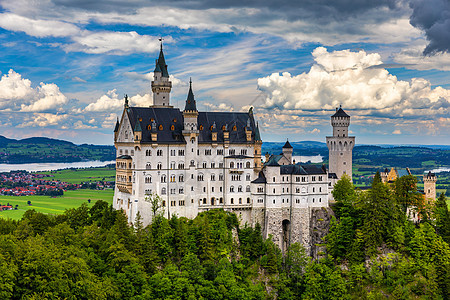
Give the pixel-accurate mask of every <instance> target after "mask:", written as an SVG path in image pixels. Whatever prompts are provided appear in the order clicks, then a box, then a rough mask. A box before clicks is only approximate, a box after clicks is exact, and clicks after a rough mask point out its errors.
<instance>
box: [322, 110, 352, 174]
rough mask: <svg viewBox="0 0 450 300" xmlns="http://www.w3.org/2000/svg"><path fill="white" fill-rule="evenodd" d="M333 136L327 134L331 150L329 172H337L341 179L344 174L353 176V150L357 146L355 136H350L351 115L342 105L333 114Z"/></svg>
mask: <svg viewBox="0 0 450 300" xmlns="http://www.w3.org/2000/svg"><path fill="white" fill-rule="evenodd" d="M331 125H332V126H333V136H327V147H328V151H329V166H328V167H329V173H335V174H336V176H337V177H338V178H339V179H340V178H341V177H342V175H343V174H347V175H348V176H350V179H351V178H352V150H353V147H354V146H355V137H354V136H348V126H349V125H350V116H349V115H347V114H346V113H345V111H344V110H343V109H342V107H339V109H338V108H336V113H335V114H334V115H332V116H331Z"/></svg>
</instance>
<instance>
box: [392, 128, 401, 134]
mask: <svg viewBox="0 0 450 300" xmlns="http://www.w3.org/2000/svg"><path fill="white" fill-rule="evenodd" d="M392 134H402V131H401V130H400V129H396V130H394V131H393V132H392Z"/></svg>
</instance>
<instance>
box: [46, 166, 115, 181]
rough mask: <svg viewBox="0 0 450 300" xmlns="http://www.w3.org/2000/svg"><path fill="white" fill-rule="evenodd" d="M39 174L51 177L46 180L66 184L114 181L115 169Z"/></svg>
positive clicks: (90, 169)
mask: <svg viewBox="0 0 450 300" xmlns="http://www.w3.org/2000/svg"><path fill="white" fill-rule="evenodd" d="M40 173H41V174H46V175H51V176H53V177H50V178H44V179H46V180H53V179H54V180H60V181H64V182H68V183H82V182H89V181H90V182H97V181H114V180H115V175H116V169H115V168H114V167H113V166H106V167H101V168H88V169H65V170H57V171H46V172H40Z"/></svg>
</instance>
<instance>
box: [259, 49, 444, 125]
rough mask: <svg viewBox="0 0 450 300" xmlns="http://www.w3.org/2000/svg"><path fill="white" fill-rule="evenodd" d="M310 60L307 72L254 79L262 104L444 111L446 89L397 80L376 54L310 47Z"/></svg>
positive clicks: (396, 112) (405, 113) (406, 112)
mask: <svg viewBox="0 0 450 300" xmlns="http://www.w3.org/2000/svg"><path fill="white" fill-rule="evenodd" d="M312 54H313V57H314V60H315V63H314V64H313V66H312V67H311V69H310V70H309V72H307V73H302V74H300V75H295V76H292V75H291V74H290V73H288V72H285V73H283V74H281V75H280V74H278V73H274V74H272V75H270V76H267V77H264V78H259V79H258V88H259V89H260V90H261V91H263V92H265V93H266V94H267V95H268V97H267V98H266V100H265V103H264V107H266V108H273V107H279V108H282V109H285V110H323V109H325V110H331V109H333V108H334V107H338V106H339V105H342V106H343V107H345V108H346V109H353V110H368V111H370V112H371V113H374V114H384V115H390V116H393V115H395V116H415V115H417V114H419V113H421V114H427V115H428V114H430V115H440V114H445V113H447V112H448V104H449V101H450V91H449V90H447V89H444V88H442V87H436V88H434V89H433V88H432V87H431V83H430V82H429V81H428V80H425V79H422V78H413V79H411V81H410V82H407V81H402V80H398V79H397V77H396V76H394V75H392V74H390V73H389V72H388V71H387V70H386V69H383V68H372V66H377V65H380V64H382V61H381V58H380V55H379V54H376V53H372V54H367V53H366V52H365V51H359V52H351V51H349V50H342V51H334V52H328V51H327V50H326V49H325V48H323V47H319V48H317V49H315V50H314V51H313V53H312Z"/></svg>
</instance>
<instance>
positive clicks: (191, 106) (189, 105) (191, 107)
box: [184, 78, 197, 111]
mask: <svg viewBox="0 0 450 300" xmlns="http://www.w3.org/2000/svg"><path fill="white" fill-rule="evenodd" d="M184 110H185V111H197V105H196V104H195V98H194V93H193V92H192V78H189V92H188V96H187V99H186V106H185V108H184Z"/></svg>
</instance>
